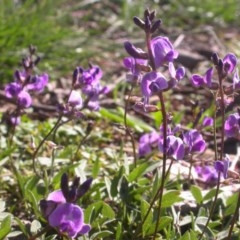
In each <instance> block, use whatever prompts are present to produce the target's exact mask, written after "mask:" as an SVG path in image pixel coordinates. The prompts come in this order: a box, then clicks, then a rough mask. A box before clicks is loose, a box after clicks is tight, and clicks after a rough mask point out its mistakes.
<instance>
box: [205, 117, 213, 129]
mask: <svg viewBox="0 0 240 240" xmlns="http://www.w3.org/2000/svg"><path fill="white" fill-rule="evenodd" d="M202 126H203V127H212V126H213V118H211V117H205V118H204V119H203V122H202Z"/></svg>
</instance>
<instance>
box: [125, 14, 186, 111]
mask: <svg viewBox="0 0 240 240" xmlns="http://www.w3.org/2000/svg"><path fill="white" fill-rule="evenodd" d="M134 22H135V24H136V25H137V26H139V27H140V28H142V29H144V31H145V33H146V36H147V38H151V36H152V33H154V32H155V31H156V30H157V29H158V27H159V26H160V24H161V21H160V20H155V12H149V11H145V19H144V20H141V19H139V18H137V17H135V18H134ZM147 45H149V47H148V52H145V51H144V50H142V49H140V48H137V47H136V46H134V45H133V44H132V43H131V42H129V41H126V42H125V43H124V47H125V49H126V51H127V53H128V54H129V55H130V57H126V58H125V59H124V60H123V64H124V66H125V67H126V68H127V69H128V70H130V73H128V74H127V81H128V82H132V83H139V84H140V89H141V92H142V95H143V97H144V107H145V110H146V109H147V108H146V105H148V103H149V98H150V96H152V95H154V94H158V93H159V92H161V91H166V90H169V89H171V88H174V87H175V86H176V85H177V83H178V82H179V81H180V80H181V79H182V78H183V77H184V75H185V69H184V68H183V67H179V68H178V69H175V67H174V65H173V61H174V60H175V59H176V58H177V57H178V52H177V51H176V50H175V49H174V48H173V45H172V43H171V42H170V40H169V39H168V38H167V37H162V36H158V37H155V38H152V39H150V41H149V44H148V43H147ZM160 67H167V69H168V72H169V74H168V75H169V76H168V78H167V77H166V76H165V75H164V74H163V71H159V68H160Z"/></svg>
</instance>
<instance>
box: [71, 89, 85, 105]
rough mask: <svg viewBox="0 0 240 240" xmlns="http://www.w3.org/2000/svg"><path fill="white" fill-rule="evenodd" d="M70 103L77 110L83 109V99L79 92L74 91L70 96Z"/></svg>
mask: <svg viewBox="0 0 240 240" xmlns="http://www.w3.org/2000/svg"><path fill="white" fill-rule="evenodd" d="M68 103H69V104H70V105H71V106H72V107H75V108H81V107H82V97H81V95H80V93H79V92H77V91H75V90H73V91H72V92H71V94H70V96H69V99H68Z"/></svg>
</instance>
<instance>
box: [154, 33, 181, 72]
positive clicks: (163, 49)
mask: <svg viewBox="0 0 240 240" xmlns="http://www.w3.org/2000/svg"><path fill="white" fill-rule="evenodd" d="M151 48H152V52H153V57H154V62H155V67H156V68H158V67H160V66H162V65H163V64H164V63H166V62H173V60H174V59H176V58H177V57H178V52H176V51H175V50H174V49H173V45H172V43H171V42H170V41H169V39H168V38H167V37H156V38H153V39H152V40H151Z"/></svg>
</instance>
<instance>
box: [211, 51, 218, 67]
mask: <svg viewBox="0 0 240 240" xmlns="http://www.w3.org/2000/svg"><path fill="white" fill-rule="evenodd" d="M212 62H213V64H214V65H216V66H217V65H218V62H219V57H218V55H217V53H213V55H212Z"/></svg>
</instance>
